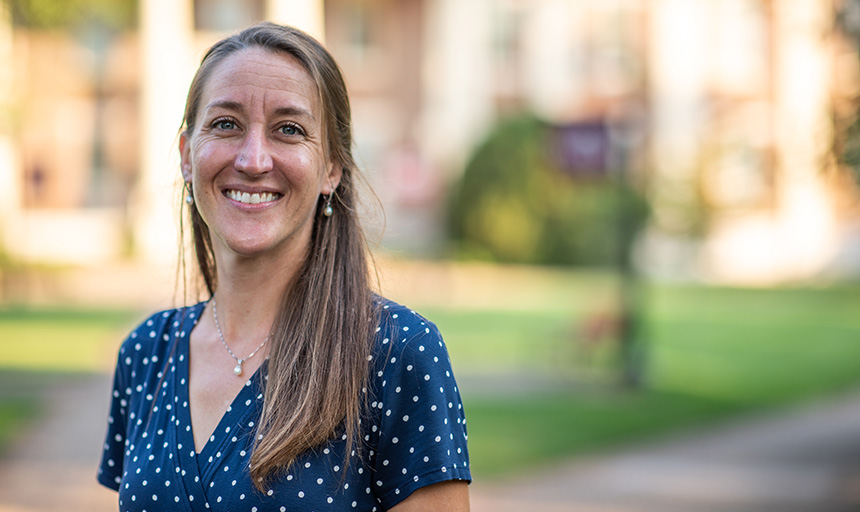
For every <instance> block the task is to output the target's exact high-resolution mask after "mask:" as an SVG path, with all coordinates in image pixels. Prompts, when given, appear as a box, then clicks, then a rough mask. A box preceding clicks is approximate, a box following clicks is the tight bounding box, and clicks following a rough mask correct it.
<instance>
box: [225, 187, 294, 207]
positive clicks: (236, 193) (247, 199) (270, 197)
mask: <svg viewBox="0 0 860 512" xmlns="http://www.w3.org/2000/svg"><path fill="white" fill-rule="evenodd" d="M224 195H225V196H227V197H229V198H230V199H232V200H234V201H238V202H240V203H242V204H261V203H271V202H274V201H277V200H278V199H280V198H281V194H278V193H276V192H255V193H253V194H252V193H249V192H242V191H240V190H232V189H228V190H226V191H224Z"/></svg>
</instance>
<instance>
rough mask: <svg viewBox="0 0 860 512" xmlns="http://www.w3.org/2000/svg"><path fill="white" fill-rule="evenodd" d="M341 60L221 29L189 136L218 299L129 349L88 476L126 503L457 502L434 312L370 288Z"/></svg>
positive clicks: (151, 506)
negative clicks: (95, 465) (99, 454)
mask: <svg viewBox="0 0 860 512" xmlns="http://www.w3.org/2000/svg"><path fill="white" fill-rule="evenodd" d="M351 145H352V135H351V129H350V110H349V100H348V98H347V93H346V87H345V85H344V82H343V79H342V76H341V74H340V71H339V70H338V68H337V65H336V64H335V62H334V61H333V59H332V57H331V56H330V55H329V54H328V52H327V51H326V50H325V49H323V48H322V46H320V45H319V43H317V42H316V41H315V40H313V39H312V38H311V37H309V36H308V35H306V34H304V33H302V32H300V31H298V30H295V29H292V28H288V27H281V26H278V25H274V24H270V23H263V24H260V25H257V26H254V27H251V28H249V29H247V30H245V31H243V32H242V33H240V34H238V35H235V36H232V37H229V38H227V39H225V40H222V41H220V42H219V43H217V44H215V45H214V46H213V47H212V48H211V49H210V51H209V52H208V53H207V54H206V56H205V57H204V58H203V61H202V63H201V65H200V68H199V69H198V71H197V74H196V75H195V77H194V80H193V82H192V84H191V88H190V90H189V93H188V100H187V103H186V110H185V119H184V124H183V131H182V133H181V135H180V140H179V148H180V154H181V170H182V176H183V178H184V180H185V184H186V189H187V192H188V196H187V198H186V203H188V205H189V209H190V215H191V225H192V232H193V239H194V244H195V251H196V255H197V263H198V265H199V267H200V271H201V274H202V276H203V279H204V282H205V284H206V287H207V288H208V291H209V293H210V295H211V298H210V299H209V300H208V301H206V302H203V303H200V304H197V305H194V306H191V307H187V308H180V309H176V310H171V311H165V312H161V313H158V314H155V315H153V316H152V317H150V318H149V319H147V320H146V321H145V322H144V323H142V324H141V325H140V326H139V327H138V328H137V329H135V330H134V331H133V332H132V333H131V335H130V336H129V338H128V339H127V340H126V341H125V342H124V343H123V345H122V347H121V348H120V353H119V358H118V362H117V370H116V375H115V383H114V391H113V401H112V405H111V413H110V417H109V418H108V434H107V438H106V442H105V446H104V454H103V459H102V465H101V468H100V469H99V477H98V478H99V481H100V482H101V483H102V484H103V485H106V486H108V487H111V488H113V489H115V490H118V491H119V504H120V510H122V511H138V510H139V511H143V510H148V511H150V512H152V511H154V510H178V509H180V508H182V509H186V510H192V511H198V510H199V511H204V510H205V511H211V510H214V511H220V510H224V511H227V510H230V511H242V510H247V511H260V512H263V511H288V510H290V511H292V510H318V511H321V510H367V511H376V510H392V511H419V510H422V511H423V510H427V511H429V510H433V511H437V510H452V511H461V510H468V506H469V505H468V490H467V484H468V482H469V481H470V479H471V477H470V473H469V466H468V454H467V450H466V424H465V418H464V416H463V411H462V405H461V401H460V396H459V392H458V389H457V386H456V383H455V381H454V378H453V376H452V374H451V368H450V363H449V361H448V356H447V352H446V349H445V346H444V344H443V342H442V339H441V337H440V335H439V333H438V331H437V330H436V327H435V326H434V325H433V324H432V323H430V322H429V321H427V320H425V319H423V318H422V317H421V316H419V315H418V314H416V313H415V312H413V311H410V310H408V309H406V308H404V307H402V306H400V305H397V304H395V303H393V302H391V301H388V300H385V299H382V298H380V297H378V296H376V295H374V294H372V293H371V292H370V290H369V285H368V281H369V279H368V269H367V260H366V254H365V251H366V249H365V246H364V239H363V236H362V234H361V231H360V227H359V223H358V220H357V218H356V197H355V179H356V176H355V173H356V172H357V171H356V166H355V163H354V161H353V158H352V155H351Z"/></svg>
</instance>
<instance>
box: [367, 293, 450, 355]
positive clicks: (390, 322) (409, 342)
mask: <svg viewBox="0 0 860 512" xmlns="http://www.w3.org/2000/svg"><path fill="white" fill-rule="evenodd" d="M376 332H377V345H388V344H389V342H390V343H392V345H393V346H394V347H400V350H401V351H402V350H417V351H419V352H424V351H425V350H427V349H428V347H427V346H422V345H421V344H420V343H419V344H418V345H415V343H416V342H426V343H433V344H435V345H437V346H440V347H443V348H444V342H443V341H442V334H441V333H440V332H439V328H438V327H437V326H436V324H434V323H433V322H431V321H430V320H428V319H427V318H425V317H424V316H423V315H421V314H420V313H418V312H417V311H415V310H414V309H411V308H408V307H406V306H404V305H402V304H398V303H396V302H394V301H392V300H389V299H383V298H381V299H380V300H379V325H378V326H377V330H376ZM413 345H415V346H413Z"/></svg>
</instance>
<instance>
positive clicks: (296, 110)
mask: <svg viewBox="0 0 860 512" xmlns="http://www.w3.org/2000/svg"><path fill="white" fill-rule="evenodd" d="M212 108H222V109H225V110H235V111H238V112H242V111H244V110H245V109H244V107H243V106H242V104H241V103H239V102H237V101H232V100H220V101H213V102H212V103H210V104H208V105H206V109H207V110H209V109H212ZM275 115H278V116H304V117H309V118H311V119H312V120H314V121H316V118H315V117H314V115H313V114H312V113H311V112H310V111H309V110H306V109H304V108H301V107H295V106H289V107H278V108H276V109H275Z"/></svg>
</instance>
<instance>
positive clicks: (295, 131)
mask: <svg viewBox="0 0 860 512" xmlns="http://www.w3.org/2000/svg"><path fill="white" fill-rule="evenodd" d="M278 130H279V131H280V132H281V133H282V134H284V135H287V136H289V137H292V136H295V135H304V134H305V132H304V130H302V128H301V126H299V125H297V124H295V123H287V124H285V125H283V126H281V127H280V128H278Z"/></svg>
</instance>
